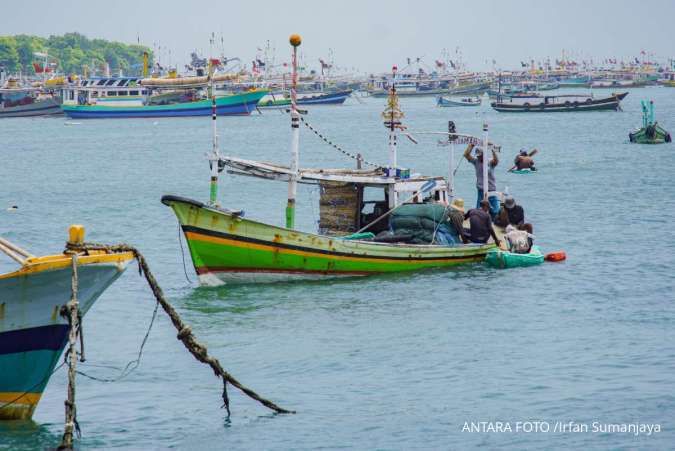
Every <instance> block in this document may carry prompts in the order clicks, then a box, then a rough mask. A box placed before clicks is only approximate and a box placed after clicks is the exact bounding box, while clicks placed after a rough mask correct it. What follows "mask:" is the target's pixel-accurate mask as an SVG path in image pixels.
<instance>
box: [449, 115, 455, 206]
mask: <svg viewBox="0 0 675 451" xmlns="http://www.w3.org/2000/svg"><path fill="white" fill-rule="evenodd" d="M455 133H457V129H456V128H455V123H454V122H453V121H448V141H450V161H449V165H448V166H449V167H448V182H447V185H448V186H447V193H448V203H451V202H452V200H453V199H454V198H455V140H456V139H457V137H456V136H455Z"/></svg>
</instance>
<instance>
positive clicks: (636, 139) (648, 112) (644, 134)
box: [628, 100, 672, 144]
mask: <svg viewBox="0 0 675 451" xmlns="http://www.w3.org/2000/svg"><path fill="white" fill-rule="evenodd" d="M640 103H641V104H642V128H639V129H637V130H635V131H633V132H631V133H629V134H628V139H629V140H630V142H632V143H637V144H663V143H669V142H671V141H672V138H671V137H670V133H668V132H667V131H666V130H664V129H663V127H661V126H660V125H659V124H658V122H656V121H655V120H654V102H653V101H651V100H650V101H649V103H647V102H646V101H644V100H643V101H641V102H640Z"/></svg>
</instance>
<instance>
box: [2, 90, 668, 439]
mask: <svg viewBox="0 0 675 451" xmlns="http://www.w3.org/2000/svg"><path fill="white" fill-rule="evenodd" d="M604 93H605V92H601V91H598V92H597V93H596V95H602V94H604ZM607 93H608V92H607ZM641 99H654V101H655V104H656V116H657V119H658V120H659V122H660V123H662V124H663V125H664V126H665V128H666V129H670V131H671V132H675V89H668V88H657V87H654V88H643V89H633V90H631V93H630V95H629V96H628V97H627V99H626V100H625V101H624V102H623V104H622V106H623V109H624V111H623V112H616V113H615V112H596V113H580V114H523V115H519V114H511V115H508V114H503V113H496V112H494V111H491V110H490V109H489V108H488V107H487V106H486V105H484V106H482V107H481V108H480V109H473V108H445V109H443V108H436V107H435V106H434V99H433V98H423V99H402V101H401V103H402V108H403V110H404V112H405V113H406V118H405V123H406V124H407V125H408V126H409V127H410V129H412V130H418V131H421V130H426V131H436V130H440V131H442V130H445V128H446V124H447V121H448V120H454V121H455V122H456V123H457V129H458V131H460V132H466V133H479V132H480V129H481V124H482V122H483V121H485V120H486V121H487V122H488V123H489V124H490V130H491V139H493V140H494V141H496V142H497V143H500V144H502V146H503V151H502V162H501V163H500V165H499V167H498V171H497V173H498V177H497V178H498V180H497V181H498V185H499V186H498V187H499V189H500V190H503V189H504V188H505V187H506V186H508V188H509V191H510V192H511V193H512V194H513V195H514V196H515V197H516V199H517V201H518V202H519V203H521V204H522V205H523V206H524V208H525V211H526V215H527V217H528V218H529V221H531V222H532V223H533V224H534V231H535V234H536V236H537V241H538V243H539V244H540V245H541V246H542V248H543V249H544V250H545V251H553V250H558V249H563V250H565V251H566V252H567V255H568V260H567V261H566V262H565V263H560V264H552V263H546V264H544V265H542V266H539V267H534V268H521V269H512V270H495V269H490V268H486V267H484V266H482V265H475V266H468V267H464V268H461V269H457V270H449V271H448V270H443V271H426V272H419V273H415V274H402V275H392V276H378V277H371V278H364V279H348V280H341V281H325V282H319V283H297V284H276V285H266V286H264V285H253V286H232V287H220V288H207V287H199V286H198V284H197V283H196V282H195V280H196V277H195V274H194V271H193V270H192V266H191V262H190V261H189V257H187V256H186V257H187V259H188V260H187V261H186V265H187V273H188V276H189V278H190V279H191V282H188V281H187V280H186V276H185V274H184V270H183V263H182V260H181V247H180V244H179V239H178V237H179V234H178V225H177V221H176V218H175V217H174V215H173V213H172V211H171V210H170V209H169V208H167V207H165V206H164V205H162V204H161V203H160V197H161V196H162V195H163V194H178V195H182V196H186V197H192V198H195V199H200V200H206V199H207V198H208V180H209V170H208V163H207V161H206V160H205V153H206V152H207V151H208V150H209V149H210V142H211V136H210V127H211V122H210V118H194V119H179V118H177V119H140V120H130V119H124V120H89V121H86V120H83V121H80V122H79V123H77V124H72V122H73V121H67V120H65V119H64V118H41V119H5V120H2V121H0V135H1V136H2V145H1V146H0V234H1V235H2V236H3V237H5V238H8V239H10V240H13V241H15V242H17V243H18V244H20V245H23V246H24V247H26V248H27V249H29V250H30V251H32V252H33V253H35V254H42V253H52V252H54V253H56V252H59V251H60V250H61V249H62V248H63V244H64V242H65V239H66V234H67V226H68V225H69V224H71V223H81V224H84V225H85V226H86V227H87V237H88V239H90V240H93V241H103V242H108V243H117V242H122V241H124V242H129V243H132V244H134V245H136V246H138V247H139V248H140V249H141V251H142V252H143V253H144V254H145V255H146V256H147V258H148V260H149V263H150V265H151V268H152V270H153V271H154V273H155V275H156V277H157V279H158V280H159V282H160V283H161V285H162V287H163V288H164V290H165V292H166V294H167V295H168V297H169V298H170V301H171V302H172V303H173V304H174V306H175V307H176V308H177V309H178V311H179V313H180V314H181V315H182V316H183V318H184V319H185V321H186V322H187V323H189V324H190V325H191V327H192V329H193V331H194V332H195V334H196V336H197V338H198V339H199V340H200V341H202V342H203V343H205V344H206V345H207V346H208V348H209V350H210V352H211V353H213V355H215V356H216V357H217V358H218V359H220V361H221V363H222V364H223V366H224V367H225V368H226V369H227V370H228V371H230V372H231V373H232V374H233V375H234V376H235V377H237V378H238V379H239V380H240V381H242V382H243V383H244V384H245V385H248V386H250V387H251V388H253V389H254V390H256V391H258V392H259V393H260V394H262V395H263V396H266V397H269V398H270V399H272V400H274V401H276V402H278V403H279V404H281V405H283V406H285V407H287V408H291V409H295V410H297V411H298V413H297V415H286V416H284V415H273V414H270V413H269V411H267V410H266V409H264V408H262V407H261V406H259V405H258V404H257V403H254V402H253V401H251V400H249V399H248V398H246V397H244V396H242V395H240V394H239V393H238V392H236V391H235V390H233V389H230V396H231V401H232V402H231V407H232V411H233V415H232V417H231V418H230V419H229V420H227V419H226V415H225V411H224V410H223V409H221V408H220V407H221V399H220V394H221V384H220V382H219V380H218V379H216V378H215V377H214V376H213V373H212V372H211V370H210V369H209V368H207V367H206V366H204V365H202V364H199V363H197V362H196V361H195V360H194V359H193V358H192V357H191V356H190V355H189V354H188V353H187V352H186V351H185V349H183V347H182V345H181V343H180V342H178V341H177V340H176V339H175V336H176V331H175V330H174V328H173V326H171V324H170V322H169V321H168V319H167V317H166V316H165V315H164V313H163V312H162V311H161V310H160V313H159V315H158V318H157V321H156V322H155V325H154V328H153V329H152V332H151V334H150V338H149V341H148V343H147V346H146V347H145V352H144V355H143V359H142V362H141V365H140V367H139V368H138V369H137V370H136V371H135V372H133V373H132V374H131V375H129V376H128V377H126V378H125V379H123V380H122V381H119V382H116V383H110V384H105V383H101V382H96V381H92V380H88V379H85V378H83V377H79V378H78V382H77V383H78V385H77V407H78V418H79V421H80V425H81V427H82V431H83V437H82V439H81V440H80V441H79V442H78V443H79V444H80V446H81V447H82V448H83V449H93V448H118V447H119V448H126V449H161V448H169V447H174V448H181V449H335V448H344V449H349V448H352V449H353V448H356V449H467V448H474V447H482V448H485V449H494V448H510V449H566V448H577V449H606V448H612V449H668V448H673V447H674V446H675V279H674V275H675V233H674V232H673V223H674V222H675V195H674V194H673V189H674V188H675V185H674V183H673V168H675V146H674V145H672V144H666V145H660V146H641V145H633V144H629V143H628V132H629V131H630V130H631V129H632V128H634V127H636V126H638V125H639V124H640V122H641V114H640V109H639V101H640V100H641ZM384 103H385V101H384V99H373V98H369V99H365V100H364V101H363V103H360V102H357V101H356V100H353V99H350V100H349V101H348V103H347V104H346V105H345V106H343V107H337V108H335V107H318V108H314V109H312V110H311V112H310V114H309V115H308V116H307V117H306V118H307V120H308V121H309V122H311V123H312V124H313V125H314V126H315V127H316V128H317V129H319V130H321V131H322V132H323V133H325V134H326V135H328V136H329V137H330V138H331V139H333V140H334V141H335V142H338V143H340V144H341V145H342V146H344V147H345V148H346V149H349V150H353V151H360V152H362V153H363V154H364V155H365V157H366V158H367V159H369V160H371V161H375V162H381V163H385V162H386V161H387V147H386V144H387V134H386V130H385V129H384V127H383V126H382V122H381V119H380V116H379V114H380V112H381V111H382V109H383V107H384ZM69 124H70V125H69ZM218 128H219V134H220V142H221V149H222V150H223V153H225V154H231V155H236V156H241V157H244V158H251V159H262V160H267V161H278V162H282V163H286V162H288V160H289V142H290V133H289V132H290V127H289V119H288V117H287V116H286V115H284V114H282V113H279V112H276V111H270V112H265V113H264V114H263V115H258V114H254V115H252V116H251V117H237V118H219V119H218ZM521 147H526V148H532V147H537V148H538V149H540V154H539V155H538V156H537V157H536V162H537V165H538V167H539V169H540V172H539V173H538V174H536V175H531V176H519V175H512V174H507V173H506V169H507V168H508V166H509V163H511V161H512V159H513V156H514V155H515V153H516V152H517V151H518V150H519V149H520V148H521ZM460 152H461V149H457V157H458V160H457V161H459V154H460ZM301 162H302V166H315V167H344V166H347V167H353V164H354V163H353V161H351V160H345V159H344V157H342V156H341V155H340V154H339V153H337V152H336V151H335V150H333V149H331V148H330V147H328V146H326V145H325V144H323V143H322V142H320V141H319V140H318V139H317V138H316V137H315V136H314V135H313V134H311V133H309V132H308V130H307V129H305V128H302V132H301ZM399 162H400V163H401V164H402V165H403V166H407V167H411V168H413V169H414V170H416V171H418V172H421V173H430V174H437V175H444V174H446V173H447V169H446V168H447V148H446V147H439V146H438V145H437V144H436V142H435V139H430V138H424V139H421V142H420V144H419V145H413V144H412V143H410V142H409V141H407V140H405V139H404V140H403V141H402V144H401V146H400V153H399ZM457 190H458V192H459V195H460V196H461V197H463V198H464V199H465V201H466V203H467V205H469V204H472V203H473V202H475V190H474V174H473V170H472V168H471V167H470V166H469V165H468V164H466V162H464V163H463V164H462V165H460V167H459V170H458V175H457ZM318 197H319V196H318V191H317V189H316V188H311V187H306V186H302V187H301V188H300V196H299V200H298V215H299V217H298V220H297V221H298V223H299V226H300V228H302V229H304V230H308V231H315V230H316V226H317V224H316V219H317V218H316V215H317V214H318ZM220 200H221V202H222V204H223V205H224V206H226V207H230V208H243V209H244V210H245V211H246V214H247V216H248V217H251V218H256V219H261V220H264V221H271V222H273V223H275V224H281V223H282V221H283V217H284V207H285V202H286V186H285V185H283V184H280V183H276V182H269V181H258V180H255V179H250V178H241V177H240V178H235V177H234V176H227V175H226V176H224V177H223V179H222V182H221V184H220ZM10 205H17V206H18V207H19V209H18V211H15V212H7V211H5V210H6V208H7V207H9V206H10ZM11 268H12V263H11V261H9V260H8V259H5V258H3V259H1V261H0V269H2V270H10V269H11ZM153 307H154V302H153V298H152V296H151V293H150V291H149V289H148V288H147V286H146V285H145V282H144V280H143V279H141V278H140V277H139V276H138V274H137V272H136V268H135V265H132V266H131V267H130V268H129V270H128V271H127V272H126V274H125V275H124V276H123V277H122V278H120V279H119V280H118V281H117V282H116V283H115V284H114V285H113V286H112V287H111V288H110V289H108V290H107V291H106V292H105V293H104V295H103V296H101V298H100V299H99V301H98V303H97V304H96V305H95V306H94V308H93V309H92V310H91V311H90V312H89V313H88V315H87V317H86V318H85V322H84V330H85V340H86V353H87V358H88V361H87V362H86V363H85V364H82V365H81V368H82V369H83V370H84V371H87V372H88V373H90V374H92V375H95V376H99V377H114V376H116V375H117V374H119V368H120V367H123V366H124V365H125V364H126V363H127V362H128V361H129V360H132V359H134V358H135V356H136V353H137V352H138V348H139V345H140V343H141V340H142V339H143V336H144V334H145V332H146V330H147V327H148V324H149V322H150V319H151V315H152V310H153ZM0 371H11V368H1V369H0ZM65 395H66V377H65V371H63V370H61V371H59V372H58V373H56V374H55V375H54V376H53V378H52V379H51V381H50V383H49V385H48V387H47V390H46V392H45V394H44V396H43V398H42V401H41V402H40V405H39V407H38V409H37V411H36V412H35V415H34V418H33V421H32V422H28V423H13V424H3V425H0V448H2V449H35V448H45V447H53V446H56V445H58V443H59V440H60V435H61V433H62V429H63V416H64V414H63V410H64V408H63V400H64V397H65ZM497 421H499V422H509V424H510V425H511V427H512V429H513V431H512V432H504V433H495V432H467V431H463V428H464V425H465V423H466V422H469V424H470V423H471V422H474V423H477V422H492V424H493V425H494V424H495V422H497ZM524 421H546V422H548V423H549V425H550V428H551V430H550V431H549V432H548V433H545V432H540V433H535V432H532V433H524V432H516V422H524ZM556 421H561V422H569V421H574V422H577V423H584V424H587V425H589V428H591V427H592V424H593V422H598V423H602V424H606V423H619V424H621V423H649V424H659V425H660V429H661V432H659V433H656V434H652V435H651V436H648V435H646V434H639V435H637V436H636V435H634V434H632V433H599V432H597V433H593V432H592V430H591V431H589V432H587V433H558V432H553V427H554V423H555V422H556Z"/></svg>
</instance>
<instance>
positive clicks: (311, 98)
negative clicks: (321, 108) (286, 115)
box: [258, 89, 352, 110]
mask: <svg viewBox="0 0 675 451" xmlns="http://www.w3.org/2000/svg"><path fill="white" fill-rule="evenodd" d="M351 94H352V90H351V89H348V90H344V91H339V92H332V93H327V94H313V95H304V96H303V95H300V96H299V97H298V105H342V104H343V103H345V100H347V98H348V97H349V96H350V95H351ZM268 97H269V98H267V99H262V100H261V101H260V102H258V109H261V110H270V109H282V108H288V107H290V106H291V99H289V98H286V97H283V96H276V97H272V96H269V95H268Z"/></svg>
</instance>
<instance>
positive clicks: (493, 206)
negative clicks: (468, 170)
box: [464, 144, 499, 217]
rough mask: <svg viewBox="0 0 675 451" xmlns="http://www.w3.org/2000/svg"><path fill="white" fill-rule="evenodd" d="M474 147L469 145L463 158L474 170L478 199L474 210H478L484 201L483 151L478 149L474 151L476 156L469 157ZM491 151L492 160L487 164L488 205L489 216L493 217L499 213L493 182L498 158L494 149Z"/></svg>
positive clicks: (495, 184) (494, 181) (497, 198)
mask: <svg viewBox="0 0 675 451" xmlns="http://www.w3.org/2000/svg"><path fill="white" fill-rule="evenodd" d="M473 148H474V145H473V144H469V145H468V146H467V147H466V150H465V151H464V158H466V160H467V161H468V162H469V163H471V164H473V166H474V168H475V169H476V189H477V190H478V199H477V200H476V208H480V203H481V201H482V200H483V199H484V194H485V193H483V151H482V150H481V149H480V148H479V149H476V156H475V157H474V156H472V155H471V151H472V150H473ZM491 150H492V160H490V161H489V162H488V202H489V204H490V215H491V216H492V217H494V216H495V215H496V214H497V213H499V197H497V194H496V192H495V191H497V182H496V180H495V167H496V166H497V165H498V164H499V158H497V152H495V149H494V147H493V148H492V149H491Z"/></svg>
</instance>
